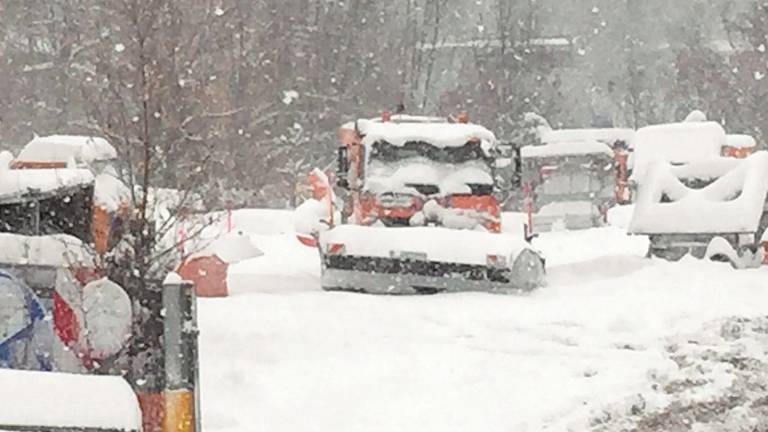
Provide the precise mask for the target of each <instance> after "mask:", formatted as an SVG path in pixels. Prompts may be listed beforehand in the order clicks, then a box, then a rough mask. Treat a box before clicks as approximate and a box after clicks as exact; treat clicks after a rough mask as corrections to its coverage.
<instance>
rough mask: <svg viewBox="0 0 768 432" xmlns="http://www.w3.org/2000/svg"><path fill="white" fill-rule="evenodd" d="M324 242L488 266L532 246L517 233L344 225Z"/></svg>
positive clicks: (351, 250) (348, 250) (350, 249)
mask: <svg viewBox="0 0 768 432" xmlns="http://www.w3.org/2000/svg"><path fill="white" fill-rule="evenodd" d="M320 241H321V243H323V244H343V245H344V248H345V251H344V253H345V254H347V255H352V256H362V257H381V258H390V257H391V256H392V254H395V255H396V254H398V253H409V252H410V253H426V255H427V259H428V260H429V261H437V262H447V263H462V264H472V265H486V264H487V263H488V255H497V256H503V257H508V258H510V260H509V261H510V262H511V261H512V259H511V258H513V257H516V256H517V255H518V254H519V253H520V252H522V251H523V250H524V249H528V248H530V245H529V244H528V243H526V242H525V241H524V240H523V239H522V238H520V237H516V236H511V235H507V234H494V233H489V232H484V231H471V230H458V229H449V228H436V227H403V228H397V229H392V228H386V227H369V226H358V225H340V226H337V227H335V228H333V229H332V230H330V231H326V232H323V233H322V235H321V237H320ZM457 246H460V247H457Z"/></svg>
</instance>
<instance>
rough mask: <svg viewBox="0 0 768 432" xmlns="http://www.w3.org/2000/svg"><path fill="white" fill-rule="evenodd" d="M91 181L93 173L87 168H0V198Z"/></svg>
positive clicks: (92, 180)
mask: <svg viewBox="0 0 768 432" xmlns="http://www.w3.org/2000/svg"><path fill="white" fill-rule="evenodd" d="M93 182H94V177H93V174H91V172H90V171H89V170H87V169H31V170H0V198H6V197H14V196H20V195H25V194H27V193H30V192H38V193H39V192H43V193H45V192H52V191H55V190H57V189H61V188H66V187H73V186H79V185H88V184H91V183H93Z"/></svg>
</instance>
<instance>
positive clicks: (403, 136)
mask: <svg viewBox="0 0 768 432" xmlns="http://www.w3.org/2000/svg"><path fill="white" fill-rule="evenodd" d="M357 125H358V128H359V130H360V133H361V134H362V135H363V136H364V138H363V144H365V145H372V144H374V143H376V142H379V141H386V142H388V143H389V144H392V145H395V146H403V145H405V144H406V143H408V142H418V141H422V142H427V143H429V144H431V145H433V146H435V147H461V146H463V145H465V144H466V143H468V142H469V141H471V140H473V139H479V140H481V141H482V142H483V143H484V144H485V145H486V146H495V145H496V136H495V135H494V134H493V132H491V131H489V130H488V129H486V128H484V127H482V126H479V125H475V124H471V123H420V122H409V123H394V122H375V121H370V120H359V121H358V122H357Z"/></svg>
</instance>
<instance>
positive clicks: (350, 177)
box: [296, 113, 544, 294]
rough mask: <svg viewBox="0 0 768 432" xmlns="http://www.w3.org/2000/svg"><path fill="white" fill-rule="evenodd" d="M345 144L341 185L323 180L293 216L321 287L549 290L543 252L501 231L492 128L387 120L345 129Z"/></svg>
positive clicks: (463, 121)
mask: <svg viewBox="0 0 768 432" xmlns="http://www.w3.org/2000/svg"><path fill="white" fill-rule="evenodd" d="M339 137H340V140H341V143H342V144H343V145H342V147H341V148H340V149H339V153H338V163H339V167H338V181H337V186H338V188H337V189H336V191H334V190H333V188H332V187H331V186H330V179H329V178H328V176H324V175H322V176H321V175H317V174H316V175H315V177H316V180H315V187H314V190H315V191H316V195H317V196H315V197H314V199H313V200H312V202H311V203H310V204H307V205H306V206H302V209H301V210H302V211H301V212H300V213H301V214H299V213H298V212H297V215H296V221H297V231H299V232H300V239H302V242H303V243H305V244H308V245H312V246H315V247H318V248H319V250H320V253H321V256H322V261H323V266H322V287H323V288H324V289H326V290H349V291H362V292H370V293H387V294H411V293H433V292H441V291H468V290H479V291H512V290H531V289H534V288H535V287H537V286H540V285H541V284H542V283H543V279H544V260H543V258H542V257H541V256H540V254H539V253H538V252H537V251H535V249H533V247H532V246H531V245H530V244H529V243H528V242H527V241H526V239H524V238H515V237H513V236H509V235H506V234H501V220H500V208H499V203H498V201H497V198H496V197H495V195H494V194H495V192H496V185H495V178H494V166H495V162H496V159H495V157H496V145H497V141H496V137H495V136H494V134H493V133H492V132H490V131H489V130H488V129H486V128H484V127H482V126H479V125H475V124H471V123H469V122H468V118H467V116H466V114H462V115H459V116H457V117H456V118H455V119H453V118H450V119H442V118H435V117H418V116H404V115H389V114H388V113H385V114H384V115H383V116H382V117H381V118H380V119H373V120H357V121H355V122H353V123H348V124H346V125H344V126H343V127H342V128H341V130H340V131H339ZM324 191H325V192H324ZM338 203H343V204H340V205H339V204H338ZM302 231H303V235H302ZM312 237H314V239H317V240H318V241H313V240H312Z"/></svg>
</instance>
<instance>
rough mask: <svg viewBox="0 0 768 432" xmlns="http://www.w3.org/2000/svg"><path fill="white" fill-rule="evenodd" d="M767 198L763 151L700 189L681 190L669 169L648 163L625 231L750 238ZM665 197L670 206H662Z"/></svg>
mask: <svg viewBox="0 0 768 432" xmlns="http://www.w3.org/2000/svg"><path fill="white" fill-rule="evenodd" d="M767 193H768V152H758V153H755V154H753V155H751V156H750V157H748V158H747V159H743V160H740V162H739V163H738V166H737V167H736V168H734V169H732V170H730V171H729V172H728V173H727V174H725V175H723V176H721V177H719V178H718V179H717V180H715V181H714V182H713V183H711V184H710V185H708V186H706V187H704V188H702V189H690V188H688V187H686V186H685V185H684V184H683V183H682V182H681V181H680V179H679V178H678V176H677V175H676V174H675V172H674V170H673V169H671V167H670V166H669V165H668V164H665V163H655V164H653V165H652V166H651V167H650V169H649V170H648V173H647V175H646V180H645V181H644V182H643V183H641V184H640V186H639V188H638V194H637V202H636V205H635V213H634V215H633V217H632V223H631V224H630V227H629V231H630V232H632V233H635V234H662V233H753V232H756V231H757V227H758V224H759V222H760V217H761V216H762V214H763V208H764V206H765V202H766V194H767ZM664 196H666V197H668V198H669V199H670V200H671V201H672V202H668V203H662V202H661V201H662V198H663V197H664Z"/></svg>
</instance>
